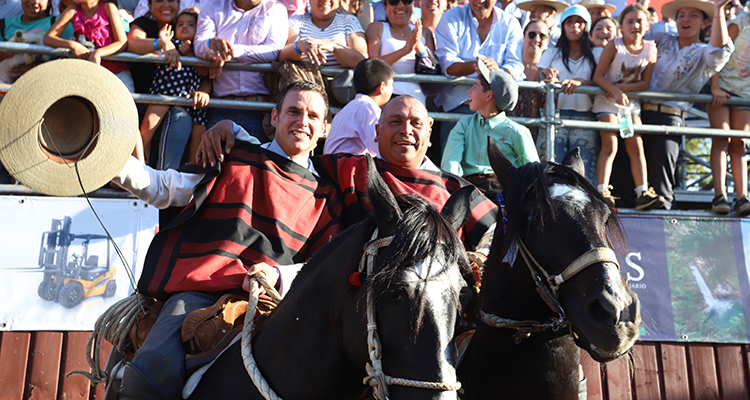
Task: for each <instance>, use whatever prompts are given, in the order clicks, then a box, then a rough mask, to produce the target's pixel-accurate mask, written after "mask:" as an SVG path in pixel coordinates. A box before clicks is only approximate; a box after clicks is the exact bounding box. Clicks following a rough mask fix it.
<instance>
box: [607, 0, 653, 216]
mask: <svg viewBox="0 0 750 400" xmlns="http://www.w3.org/2000/svg"><path fill="white" fill-rule="evenodd" d="M649 18H650V17H649V13H648V11H647V10H646V9H645V8H644V7H643V6H642V5H640V4H633V5H630V6H628V7H626V8H625V9H624V10H623V11H622V14H620V26H621V27H622V29H621V31H622V37H621V38H615V40H613V41H611V42H609V43H608V44H607V46H606V47H604V51H603V52H602V55H601V59H600V60H599V65H598V66H597V67H596V71H595V72H594V82H596V84H597V85H599V86H600V87H601V88H602V89H604V90H605V91H607V95H606V96H602V95H597V96H596V98H595V99H594V107H593V111H594V112H595V113H596V116H597V118H598V119H599V121H601V122H609V123H613V124H614V123H618V111H619V109H620V108H621V107H627V108H626V112H628V113H630V114H631V117H632V119H633V124H635V125H640V124H641V115H640V114H641V107H640V104H639V103H638V101H631V100H630V99H628V96H627V95H626V94H625V93H623V92H634V91H639V90H646V89H648V85H649V84H650V83H651V75H652V74H653V72H654V64H655V63H656V44H655V43H654V42H653V41H652V40H644V39H643V36H644V35H645V34H646V32H647V31H648V29H649V26H650V23H649ZM600 134H601V141H602V147H601V151H600V153H599V162H598V163H597V166H596V173H597V176H598V178H599V182H598V186H597V188H598V189H599V191H600V192H601V193H602V195H603V196H604V198H605V199H607V201H609V202H610V204H612V206H613V207H614V203H615V201H614V200H615V199H614V197H612V195H611V192H610V189H611V187H610V186H609V179H610V177H611V175H612V162H613V161H614V159H615V154H617V133H616V132H612V131H601V132H600ZM623 139H624V142H625V150H627V152H628V156H629V157H630V172H631V173H632V174H633V180H634V181H635V186H636V188H635V190H636V199H635V208H636V209H638V210H643V209H649V208H661V207H662V206H663V205H664V199H663V198H662V197H661V196H659V195H657V194H656V192H654V189H653V188H650V187H649V186H648V180H647V177H646V175H647V173H646V157H645V156H644V154H643V139H641V135H640V134H638V133H634V134H633V136H631V137H628V138H623Z"/></svg>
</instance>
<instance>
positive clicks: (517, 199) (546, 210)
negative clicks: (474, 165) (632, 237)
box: [506, 162, 624, 245]
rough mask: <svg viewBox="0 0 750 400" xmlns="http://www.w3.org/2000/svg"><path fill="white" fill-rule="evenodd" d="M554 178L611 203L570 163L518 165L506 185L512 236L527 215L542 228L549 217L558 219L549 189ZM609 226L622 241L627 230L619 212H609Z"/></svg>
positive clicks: (612, 235) (617, 240) (616, 240)
mask: <svg viewBox="0 0 750 400" xmlns="http://www.w3.org/2000/svg"><path fill="white" fill-rule="evenodd" d="M553 181H554V182H564V183H566V184H569V185H572V186H577V187H579V188H580V189H581V190H582V191H584V192H585V193H586V194H587V195H588V196H589V197H590V198H591V199H593V200H596V201H598V202H600V203H602V204H604V205H606V204H607V203H606V201H605V200H604V197H602V195H601V193H599V191H598V190H596V187H594V185H593V184H591V182H589V181H588V180H587V179H586V178H584V177H583V176H581V175H579V174H578V173H576V172H575V171H573V169H571V168H570V167H567V166H564V165H561V164H558V163H554V162H550V163H527V164H525V165H523V166H521V167H520V168H518V170H517V171H516V173H515V175H514V177H513V179H512V181H511V182H510V184H509V185H508V186H509V187H508V188H507V189H506V193H507V198H506V209H507V214H508V230H507V232H508V235H510V237H511V238H516V237H518V234H519V233H520V230H521V222H522V219H523V218H525V217H529V218H530V219H531V221H533V225H535V226H536V227H537V228H538V229H540V230H541V229H543V228H544V221H545V217H547V218H550V219H551V220H552V221H555V220H556V219H557V209H556V207H554V204H553V200H552V196H551V195H550V192H549V186H550V184H551V183H552V182H553ZM527 202H528V203H531V204H528V203H527ZM524 206H526V209H524ZM529 206H530V207H529ZM524 211H527V212H528V214H524ZM607 228H608V233H609V235H610V238H611V240H612V242H613V244H617V245H622V244H623V243H624V234H623V230H622V225H621V223H620V220H619V218H618V217H617V214H616V213H614V212H611V213H610V214H609V218H608V220H607Z"/></svg>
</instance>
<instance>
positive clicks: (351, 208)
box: [313, 154, 497, 250]
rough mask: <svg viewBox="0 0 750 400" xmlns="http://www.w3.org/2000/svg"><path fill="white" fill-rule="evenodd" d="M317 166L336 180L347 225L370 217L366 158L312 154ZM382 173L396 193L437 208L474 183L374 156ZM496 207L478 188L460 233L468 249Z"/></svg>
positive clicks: (347, 155) (491, 219) (490, 224)
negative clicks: (414, 196) (402, 165)
mask: <svg viewBox="0 0 750 400" xmlns="http://www.w3.org/2000/svg"><path fill="white" fill-rule="evenodd" d="M313 162H314V164H315V169H316V170H317V171H318V173H320V174H325V175H327V176H328V178H329V179H331V180H332V181H334V182H336V183H337V184H338V185H339V190H341V193H342V196H343V202H344V214H343V218H344V219H345V225H346V226H351V225H353V224H355V223H357V222H359V221H362V220H363V219H365V218H366V217H367V213H368V211H369V210H370V209H371V206H370V204H369V202H368V201H367V199H366V193H367V180H366V178H367V160H366V158H365V157H364V156H357V155H349V154H329V155H324V156H318V157H313ZM375 164H376V165H377V167H378V171H379V172H380V176H382V177H383V179H384V180H385V181H386V182H387V183H388V186H389V187H390V188H391V191H392V192H393V193H394V194H395V195H405V194H418V195H420V196H422V197H423V198H424V199H425V200H427V201H429V202H431V203H432V204H433V205H434V206H435V208H437V210H438V211H441V210H442V209H443V206H445V203H446V201H447V200H448V198H449V197H450V196H451V194H452V193H453V192H455V191H457V190H458V189H460V188H462V187H464V186H466V185H471V183H469V182H468V181H467V180H465V179H463V178H461V177H458V176H456V175H453V174H451V173H448V172H445V171H442V170H441V171H438V172H435V171H427V170H421V169H415V168H407V167H399V166H396V165H393V164H390V163H388V162H387V161H385V160H382V159H380V158H376V159H375ZM496 216H497V206H495V203H493V202H492V201H490V200H489V199H488V198H487V197H485V196H484V195H483V194H482V193H481V192H479V190H475V191H474V195H473V196H472V198H471V214H470V215H469V217H468V218H467V220H466V222H464V224H463V226H462V227H461V229H459V231H458V235H459V236H460V237H461V239H462V240H463V241H464V246H465V247H466V249H467V250H474V249H475V248H476V246H477V244H478V243H479V240H480V239H481V238H482V235H484V233H485V232H487V229H489V227H490V226H492V224H494V223H495V218H496Z"/></svg>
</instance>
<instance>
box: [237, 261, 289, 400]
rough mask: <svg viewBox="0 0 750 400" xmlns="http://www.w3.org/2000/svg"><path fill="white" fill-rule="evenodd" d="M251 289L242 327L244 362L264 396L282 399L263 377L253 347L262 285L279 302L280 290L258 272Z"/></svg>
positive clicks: (251, 281)
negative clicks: (254, 328)
mask: <svg viewBox="0 0 750 400" xmlns="http://www.w3.org/2000/svg"><path fill="white" fill-rule="evenodd" d="M250 283H251V286H252V288H251V290H250V297H249V299H248V304H247V314H245V326H244V327H243V328H242V362H243V364H245V370H246V371H247V374H248V375H249V376H250V379H252V381H253V383H254V384H255V387H256V388H257V389H258V391H259V392H260V394H261V395H263V398H265V399H266V400H281V398H280V397H279V396H278V395H277V394H276V392H274V391H273V389H271V386H270V385H269V384H268V381H266V380H265V379H264V378H263V375H262V374H261V372H260V369H258V365H257V363H256V362H255V357H253V349H252V343H251V342H252V332H253V320H254V318H253V317H254V316H255V309H256V307H257V306H258V296H259V295H260V287H261V285H262V286H263V288H264V289H265V290H266V294H268V295H269V296H271V299H273V301H274V302H275V303H277V304H278V302H279V301H281V296H280V295H279V292H277V291H276V289H274V287H273V286H271V285H270V284H269V283H268V281H267V280H266V277H265V276H264V275H263V274H256V275H254V276H253V279H251V280H250Z"/></svg>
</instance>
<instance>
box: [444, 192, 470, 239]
mask: <svg viewBox="0 0 750 400" xmlns="http://www.w3.org/2000/svg"><path fill="white" fill-rule="evenodd" d="M475 190H476V189H475V188H474V186H472V185H466V186H464V187H462V188H461V189H458V190H457V191H456V192H454V193H453V194H452V195H451V197H450V198H449V199H448V201H446V202H445V206H443V211H441V212H440V215H442V216H443V218H445V220H446V221H448V223H449V224H450V226H452V227H453V229H455V230H458V228H460V227H461V225H463V224H464V222H465V221H466V218H468V217H469V211H471V195H472V194H473V193H474V191H475Z"/></svg>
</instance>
